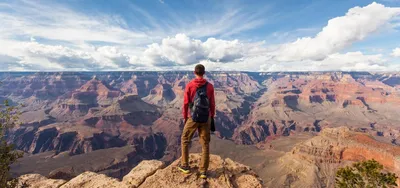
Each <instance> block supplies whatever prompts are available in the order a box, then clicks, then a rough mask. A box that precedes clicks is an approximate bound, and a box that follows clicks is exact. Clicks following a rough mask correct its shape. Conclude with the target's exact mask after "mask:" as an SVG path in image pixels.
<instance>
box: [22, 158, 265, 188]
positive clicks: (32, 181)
mask: <svg viewBox="0 0 400 188" xmlns="http://www.w3.org/2000/svg"><path fill="white" fill-rule="evenodd" d="M200 158H201V156H200V155H199V154H192V155H190V165H191V168H192V172H191V174H189V175H183V174H182V173H181V172H180V171H179V170H178V169H177V164H178V163H179V161H176V162H174V163H172V164H171V165H169V166H168V167H166V168H164V163H163V162H161V161H155V160H152V161H142V162H141V163H140V164H139V165H138V166H136V167H135V168H134V169H132V170H131V172H130V173H128V175H126V176H125V177H124V178H123V179H122V181H120V180H118V179H114V178H110V177H107V176H105V175H102V174H97V173H94V172H85V173H82V174H80V175H79V176H77V177H75V178H73V179H71V180H69V181H65V180H55V179H47V178H46V177H43V176H41V175H39V174H26V175H23V176H21V177H19V178H18V180H19V185H18V187H49V188H52V187H54V188H56V187H61V188H73V187H82V188H85V187H87V188H89V187H90V188H96V187H98V188H100V187H110V188H111V187H115V188H117V187H118V188H124V187H127V188H128V187H160V188H163V187H165V188H167V187H168V188H169V187H193V188H194V187H196V188H197V187H221V188H224V187H226V188H228V187H243V188H246V187H248V188H261V187H262V181H261V180H260V179H259V178H258V176H257V175H256V174H255V173H254V172H253V171H252V170H251V169H250V168H249V167H247V166H244V165H242V164H239V163H236V162H234V161H232V160H230V159H222V158H221V157H219V156H215V155H211V163H210V168H209V177H208V179H207V180H202V179H200V178H199V177H198V176H199V174H198V166H197V163H198V162H199V160H200Z"/></svg>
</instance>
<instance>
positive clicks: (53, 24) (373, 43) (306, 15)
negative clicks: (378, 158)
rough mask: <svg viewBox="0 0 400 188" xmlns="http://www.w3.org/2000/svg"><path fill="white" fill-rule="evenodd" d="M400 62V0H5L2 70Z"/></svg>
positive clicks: (327, 67)
mask: <svg viewBox="0 0 400 188" xmlns="http://www.w3.org/2000/svg"><path fill="white" fill-rule="evenodd" d="M198 63H202V64H204V65H205V66H206V70H212V71H262V72H275V71H400V0H377V1H367V0H335V1H332V0H269V1H259V0H114V1H108V0H65V1H46V0H41V1H28V0H24V1H19V0H0V71H143V70H144V71H165V70H192V69H193V67H194V65H196V64H198Z"/></svg>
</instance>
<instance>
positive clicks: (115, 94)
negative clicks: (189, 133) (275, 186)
mask: <svg viewBox="0 0 400 188" xmlns="http://www.w3.org/2000/svg"><path fill="white" fill-rule="evenodd" d="M0 78H1V80H0V81H1V82H2V83H3V84H2V85H0V99H9V100H12V101H13V102H14V103H15V104H17V103H23V104H24V106H23V107H21V112H22V115H21V122H22V124H21V125H20V126H17V127H15V128H14V129H13V130H11V131H10V132H9V133H8V134H7V137H8V138H7V139H8V141H10V142H13V143H14V144H15V145H16V147H17V148H18V149H20V150H23V151H25V152H26V153H27V157H28V156H30V155H33V156H37V155H40V154H42V153H47V152H51V153H52V156H51V158H55V157H57V156H59V155H62V154H68V155H69V156H70V157H73V156H74V155H84V156H86V154H89V153H91V152H94V151H97V150H103V149H109V148H121V147H124V146H134V147H135V151H136V152H135V156H136V157H137V158H138V159H151V158H153V159H154V158H156V159H160V160H163V161H164V162H168V163H169V162H173V161H174V160H175V159H176V158H178V157H179V153H180V143H179V137H180V135H181V131H182V128H183V121H182V117H181V112H182V103H183V93H184V88H185V86H186V84H187V83H188V82H189V81H190V80H191V79H192V78H193V74H192V73H191V72H85V73H0ZM206 78H207V79H208V80H209V82H211V83H212V84H213V85H214V86H215V94H216V101H217V113H216V114H217V116H216V117H215V121H216V126H217V128H216V129H217V131H216V132H215V135H217V136H218V137H219V138H222V139H227V140H233V141H235V142H236V143H237V144H244V145H256V146H258V147H259V148H269V147H270V146H269V144H270V142H271V141H273V140H275V139H278V138H280V137H291V136H293V135H297V134H299V133H301V132H312V133H317V132H320V131H321V130H324V129H325V128H328V127H339V126H347V127H350V128H352V129H358V130H362V131H364V132H368V133H370V134H371V135H372V136H373V137H376V138H377V139H379V140H382V141H384V142H386V143H393V144H398V143H399V140H400V139H399V138H400V126H399V125H400V119H399V118H398V114H400V111H399V110H400V109H399V108H398V106H399V105H400V103H399V101H400V100H399V99H400V90H399V89H400V83H399V78H400V76H399V74H398V73H345V72H320V73H319V72H313V73H307V72H304V73H301V72H300V73H249V72H211V73H208V74H207V75H206ZM299 161H300V160H299ZM300 163H301V161H300ZM130 164H131V165H135V164H136V163H135V162H133V163H130ZM41 165H43V164H41ZM294 166H295V165H294ZM21 168H22V167H21ZM116 169H117V168H116ZM116 169H113V171H117V172H115V173H114V174H118V175H116V176H115V177H122V176H123V175H125V174H126V173H127V172H126V170H120V171H118V170H116ZM118 169H120V168H119V167H118ZM121 169H125V168H122V167H121ZM22 171H24V172H26V170H22ZM46 172H47V171H46ZM42 175H47V174H42ZM291 178H293V177H291ZM291 178H288V181H289V182H290V181H292V180H291Z"/></svg>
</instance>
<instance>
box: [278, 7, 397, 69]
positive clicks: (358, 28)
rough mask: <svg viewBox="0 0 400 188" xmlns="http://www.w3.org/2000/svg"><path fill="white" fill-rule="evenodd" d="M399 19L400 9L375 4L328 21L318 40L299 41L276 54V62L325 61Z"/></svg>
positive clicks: (315, 38)
mask: <svg viewBox="0 0 400 188" xmlns="http://www.w3.org/2000/svg"><path fill="white" fill-rule="evenodd" d="M398 15H400V8H390V7H385V6H384V5H382V4H378V3H375V2H374V3H372V4H370V5H368V6H365V7H354V8H351V9H350V10H349V11H348V12H347V13H346V15H345V16H341V17H336V18H333V19H331V20H329V21H328V24H327V25H326V26H325V27H324V28H323V29H322V31H321V32H319V33H318V34H317V36H315V37H313V38H311V37H305V38H299V39H298V40H297V41H295V42H293V43H288V44H285V45H283V46H282V47H281V49H280V50H279V51H278V52H277V53H276V59H277V60H279V61H299V60H304V59H311V60H323V59H325V58H326V57H327V56H329V55H330V54H333V53H336V52H339V51H341V50H343V49H344V48H345V47H347V46H349V45H351V44H352V43H354V42H357V41H361V40H363V39H364V38H365V37H367V36H368V35H369V34H371V33H373V32H376V31H377V30H379V29H380V28H382V27H383V26H385V24H388V23H389V21H390V20H391V19H393V18H394V17H395V16H398Z"/></svg>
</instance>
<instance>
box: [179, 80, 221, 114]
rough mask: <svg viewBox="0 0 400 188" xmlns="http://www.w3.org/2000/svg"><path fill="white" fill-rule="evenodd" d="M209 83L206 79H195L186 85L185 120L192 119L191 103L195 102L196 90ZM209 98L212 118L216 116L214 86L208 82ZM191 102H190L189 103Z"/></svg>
mask: <svg viewBox="0 0 400 188" xmlns="http://www.w3.org/2000/svg"><path fill="white" fill-rule="evenodd" d="M206 82H207V80H206V79H204V78H195V79H193V80H192V81H190V82H189V84H187V85H186V88H185V94H184V97H183V98H184V99H183V118H184V119H187V118H188V117H190V113H189V103H191V102H193V99H194V96H195V95H196V90H197V88H198V87H200V86H202V85H204V84H205V83H206ZM207 97H208V100H209V101H210V117H214V115H215V98H214V86H213V85H212V84H211V83H210V82H208V84H207ZM189 100H190V101H189Z"/></svg>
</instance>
